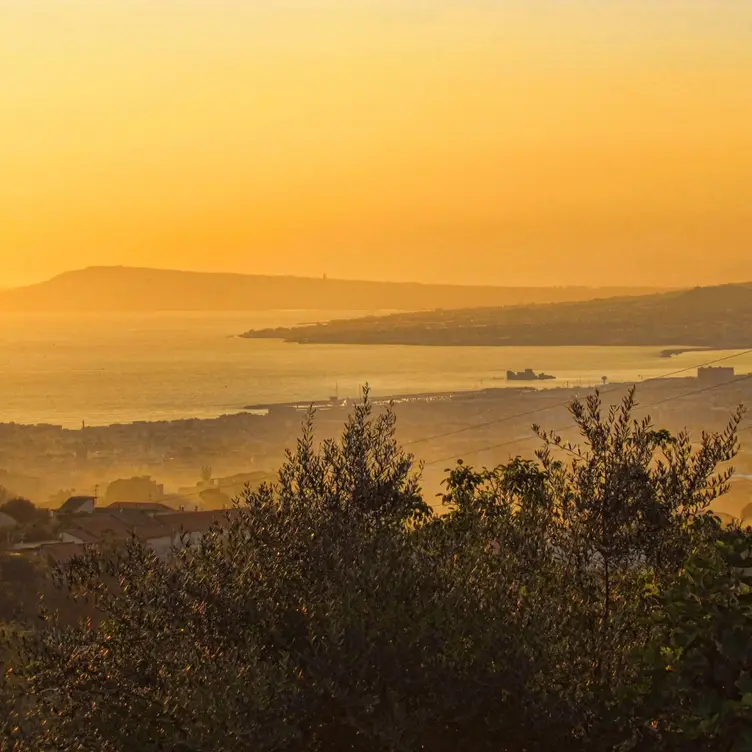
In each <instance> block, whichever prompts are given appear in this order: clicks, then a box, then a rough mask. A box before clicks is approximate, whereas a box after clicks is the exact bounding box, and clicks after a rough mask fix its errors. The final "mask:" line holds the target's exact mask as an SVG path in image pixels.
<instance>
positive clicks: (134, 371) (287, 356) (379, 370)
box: [0, 311, 752, 427]
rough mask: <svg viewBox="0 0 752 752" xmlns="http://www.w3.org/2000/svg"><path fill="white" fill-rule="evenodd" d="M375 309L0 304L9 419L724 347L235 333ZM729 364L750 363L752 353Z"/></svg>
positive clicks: (305, 393)
mask: <svg viewBox="0 0 752 752" xmlns="http://www.w3.org/2000/svg"><path fill="white" fill-rule="evenodd" d="M367 313H368V312H364V311H361V312H358V311H330V312H325V313H322V312H321V311H316V312H309V311H267V312H251V313H214V314H207V313H154V314H111V315H85V316H82V315H49V314H44V315H9V314H5V315H0V422H16V423H51V424H55V425H63V426H66V427H78V426H80V425H81V424H82V421H85V422H86V424H87V425H108V424H112V423H127V422H132V421H156V420H176V419H181V418H213V417H217V416H219V415H222V414H226V413H233V412H238V411H239V410H240V409H241V408H242V407H243V406H244V405H248V404H254V403H272V402H288V401H293V400H320V399H326V398H327V397H329V396H330V395H333V394H334V393H335V390H337V391H338V393H339V395H340V396H341V397H346V396H355V395H357V393H358V391H359V389H360V387H361V386H362V385H363V384H364V383H366V382H368V383H370V385H371V387H372V390H373V393H374V394H375V395H376V396H383V395H392V394H415V393H421V392H442V391H455V390H473V389H482V388H491V387H507V386H516V387H519V386H520V383H519V382H517V383H512V384H508V383H507V382H506V381H504V374H505V372H506V370H507V369H511V370H515V371H516V370H523V369H525V368H533V369H534V370H536V371H545V372H546V373H551V374H553V375H555V376H556V377H557V378H556V380H555V381H550V382H540V383H538V384H536V386H538V387H540V388H556V387H557V386H566V385H567V384H568V385H570V386H573V385H581V386H590V385H595V384H599V383H601V377H602V376H606V377H607V379H608V381H609V382H628V381H639V380H640V379H647V378H655V377H658V376H662V375H665V374H668V373H672V372H675V371H678V370H681V369H685V368H693V367H695V366H696V365H697V364H700V363H703V362H706V361H708V360H712V359H715V358H720V357H723V356H724V355H725V354H726V353H723V352H712V353H708V352H691V353H684V354H683V355H679V356H677V357H674V358H671V359H670V360H668V359H665V358H661V357H659V355H660V350H661V349H662V348H657V347H404V346H369V345H358V346H350V345H295V344H286V343H284V342H281V341H275V340H250V339H241V338H239V337H238V336H237V335H238V334H240V333H241V332H243V331H246V330H248V329H251V328H265V327H275V326H291V325H294V324H298V323H310V322H314V321H320V320H328V319H333V318H345V317H350V316H354V315H365V314H367ZM373 313H379V312H373ZM678 346H680V343H679V344H677V347H678ZM728 354H732V353H728ZM729 365H734V366H736V367H737V370H739V371H740V372H747V371H749V370H752V356H749V355H747V356H743V357H739V358H735V359H734V360H732V361H729ZM683 375H692V374H691V371H690V372H688V373H686V374H683Z"/></svg>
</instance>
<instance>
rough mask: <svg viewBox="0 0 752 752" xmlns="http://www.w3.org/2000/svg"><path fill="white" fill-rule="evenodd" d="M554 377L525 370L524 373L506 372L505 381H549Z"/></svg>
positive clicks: (529, 369)
mask: <svg viewBox="0 0 752 752" xmlns="http://www.w3.org/2000/svg"><path fill="white" fill-rule="evenodd" d="M555 378H556V376H551V375H550V374H548V373H535V371H533V369H532V368H526V369H525V370H524V371H507V381H550V380H551V379H555Z"/></svg>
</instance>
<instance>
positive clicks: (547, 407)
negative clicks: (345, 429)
mask: <svg viewBox="0 0 752 752" xmlns="http://www.w3.org/2000/svg"><path fill="white" fill-rule="evenodd" d="M750 353H752V349H749V350H744V351H742V352H738V353H734V354H733V355H726V356H724V357H722V358H716V359H715V360H709V361H707V362H705V363H700V364H698V365H693V366H688V367H686V368H681V369H679V370H677V371H671V372H669V373H665V374H662V375H660V376H653V377H651V378H649V379H645V380H643V381H640V382H637V381H628V382H625V383H623V384H619V385H616V386H614V388H613V389H607V390H605V391H603V392H602V394H604V395H607V394H611V393H612V392H615V391H619V390H620V389H623V388H624V386H627V385H631V386H637V385H638V384H649V383H650V382H652V381H661V380H663V379H668V378H671V377H672V376H678V375H680V374H682V373H687V372H688V371H694V370H696V369H698V368H707V367H708V366H712V365H714V364H716V363H723V362H725V361H727V360H732V359H733V358H740V357H742V356H743V355H749V354H750ZM568 405H569V400H567V401H566V402H559V403H557V404H554V405H544V406H543V407H538V408H535V409H534V410H527V411H525V412H521V413H515V414H514V415H504V416H502V417H501V418H494V419H493V420H487V421H484V422H483V423H475V424H473V425H469V426H463V427H462V428H456V429H453V430H451V431H445V432H443V433H437V434H434V435H433V436H424V437H423V438H420V439H413V440H412V441H407V442H405V443H404V444H403V445H402V446H403V447H409V446H415V445H416V444H423V443H426V442H428V441H435V440H436V439H444V438H447V437H449V436H456V435H457V434H460V433H466V432H467V431H474V430H476V429H479V428H487V427H488V426H494V425H498V424H499V423H504V422H506V421H509V420H517V419H519V418H527V417H529V416H530V415H537V414H539V413H542V412H546V411H547V410H556V409H557V408H560V407H567V406H568Z"/></svg>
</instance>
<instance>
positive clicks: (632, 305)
mask: <svg viewBox="0 0 752 752" xmlns="http://www.w3.org/2000/svg"><path fill="white" fill-rule="evenodd" d="M244 336H245V337H249V338H250V337H267V338H279V339H285V340H287V341H290V342H299V343H339V344H379V345H385V344H392V345H475V346H479V345H632V346H652V345H656V346H664V345H665V346H671V345H687V346H697V347H715V348H744V347H750V346H752V284H744V285H723V286H718V287H701V288H696V289H693V290H686V291H681V292H670V293H662V294H658V295H645V296H639V297H614V298H606V299H598V300H590V301H585V302H569V303H557V304H548V305H531V306H517V307H511V306H510V307H495V308H488V307H487V308H470V309H463V310H456V311H448V310H434V311H430V312H425V313H410V314H394V315H391V316H372V317H367V318H360V319H347V320H344V321H336V322H330V323H326V324H315V325H310V326H300V327H294V328H290V329H267V330H262V331H251V332H247V333H246V334H245V335H244Z"/></svg>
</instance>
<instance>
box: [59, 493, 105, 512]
mask: <svg viewBox="0 0 752 752" xmlns="http://www.w3.org/2000/svg"><path fill="white" fill-rule="evenodd" d="M96 505H97V498H96V496H71V497H70V499H68V500H67V501H66V502H65V504H63V506H61V507H60V509H58V510H57V514H92V513H93V512H94V507H96Z"/></svg>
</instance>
